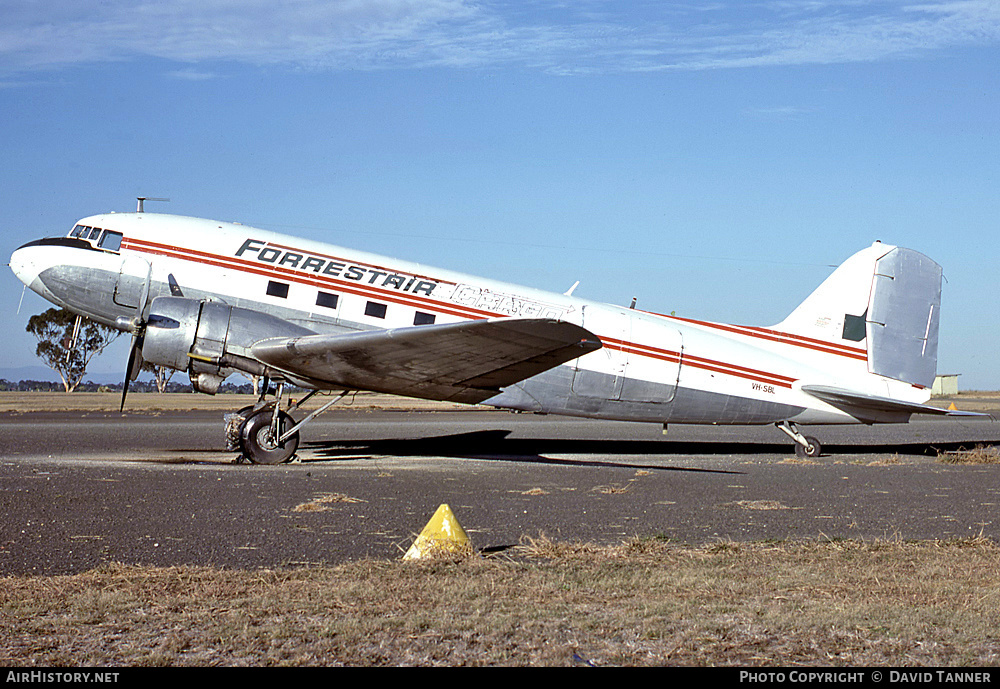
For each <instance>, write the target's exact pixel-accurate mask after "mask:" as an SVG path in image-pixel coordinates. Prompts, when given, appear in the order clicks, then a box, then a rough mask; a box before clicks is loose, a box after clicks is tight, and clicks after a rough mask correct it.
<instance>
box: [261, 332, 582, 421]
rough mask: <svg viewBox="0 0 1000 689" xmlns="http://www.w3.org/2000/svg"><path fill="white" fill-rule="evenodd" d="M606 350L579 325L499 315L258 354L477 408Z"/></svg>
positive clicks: (287, 344)
mask: <svg viewBox="0 0 1000 689" xmlns="http://www.w3.org/2000/svg"><path fill="white" fill-rule="evenodd" d="M600 348H601V341H600V340H599V339H598V338H597V336H596V335H594V334H592V333H590V332H589V331H587V330H584V329H583V328H581V327H579V326H577V325H573V324H572V323H566V322H564V321H557V320H551V319H518V318H495V319H487V320H477V321H464V322H461V323H447V324H442V325H420V326H413V327H408V328H394V329H389V330H370V331H365V332H360V333H349V334H346V335H305V336H301V337H281V338H273V339H268V340H263V341H261V342H258V343H257V344H255V345H254V346H253V347H252V348H251V352H252V354H253V356H254V357H255V358H257V359H258V360H259V361H261V362H262V363H264V364H266V365H268V366H272V367H274V368H276V369H279V370H281V371H285V372H286V373H289V374H291V375H293V376H298V377H302V378H307V379H310V380H311V381H319V382H324V383H327V384H329V385H330V386H331V387H341V388H344V389H348V390H372V391H375V392H386V393H390V394H395V395H405V396H408V397H420V398H424V399H436V400H451V401H455V402H466V403H477V402H482V401H483V400H485V399H489V398H490V397H493V396H494V395H496V394H498V393H499V392H500V389H501V388H503V387H505V386H508V385H513V384H514V383H517V382H519V381H522V380H524V379H526V378H530V377H531V376H534V375H536V374H538V373H541V372H542V371H547V370H548V369H550V368H554V367H556V366H558V365H559V364H562V363H565V362H567V361H570V360H572V359H575V358H577V357H579V356H583V355H584V354H587V353H588V352H592V351H594V350H596V349H600Z"/></svg>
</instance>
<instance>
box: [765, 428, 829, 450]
mask: <svg viewBox="0 0 1000 689" xmlns="http://www.w3.org/2000/svg"><path fill="white" fill-rule="evenodd" d="M774 425H775V426H776V427H777V428H778V430H780V431H782V432H783V433H785V434H786V435H787V436H788V437H789V438H791V439H792V440H794V441H795V455H796V456H797V457H819V456H820V453H822V451H823V447H822V446H821V445H820V444H819V441H818V440H816V438H814V437H812V436H811V435H802V433H800V432H799V427H798V426H797V425H795V424H794V423H792V422H791V421H782V422H781V423H776V424H774Z"/></svg>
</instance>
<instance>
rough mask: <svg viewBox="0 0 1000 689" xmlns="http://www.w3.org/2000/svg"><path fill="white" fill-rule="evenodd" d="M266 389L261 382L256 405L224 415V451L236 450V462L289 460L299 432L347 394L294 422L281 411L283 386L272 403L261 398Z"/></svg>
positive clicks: (281, 462)
mask: <svg viewBox="0 0 1000 689" xmlns="http://www.w3.org/2000/svg"><path fill="white" fill-rule="evenodd" d="M268 388H269V384H268V382H267V381H266V380H265V381H264V385H263V390H264V392H262V393H261V395H260V398H259V399H258V400H257V403H256V404H254V405H253V406H249V407H243V408H242V409H240V410H239V411H238V412H236V413H233V414H227V415H226V449H228V450H230V451H233V450H239V452H240V457H239V460H237V461H249V462H251V463H252V464H283V463H285V462H288V461H291V460H292V459H293V458H294V457H295V451H296V450H298V448H299V430H300V429H301V428H302V427H303V426H305V425H306V424H307V423H309V422H310V421H312V420H313V419H314V418H316V417H317V416H318V415H319V414H321V413H323V412H324V411H326V410H327V409H329V408H330V407H331V406H332V405H333V404H334V403H336V402H337V401H339V400H340V399H341V398H342V397H343V396H344V395H346V394H347V391H344V392H342V393H340V394H339V395H337V396H336V397H335V398H334V399H332V400H330V401H329V402H327V403H326V404H324V405H323V406H321V407H320V408H319V409H317V410H316V411H314V412H312V413H311V414H309V415H308V416H306V417H305V418H304V419H302V421H299V422H298V423H296V422H295V419H293V418H292V416H291V414H289V413H288V412H285V411H282V410H281V395H282V392H283V389H284V383H280V382H279V383H278V387H277V391H276V393H275V399H274V400H273V401H267V400H266V399H265V398H266V396H267V393H268ZM317 392H319V391H318V390H313V391H312V392H310V393H309V394H307V395H306V396H305V397H303V398H302V399H301V400H299V401H298V402H297V403H296V404H295V405H294V406H291V407H289V410H288V411H289V412H291V411H296V410H298V409H300V408H301V407H302V405H303V404H304V403H305V402H306V401H307V400H308V399H310V398H311V397H312V396H313V395H315V394H316V393H317Z"/></svg>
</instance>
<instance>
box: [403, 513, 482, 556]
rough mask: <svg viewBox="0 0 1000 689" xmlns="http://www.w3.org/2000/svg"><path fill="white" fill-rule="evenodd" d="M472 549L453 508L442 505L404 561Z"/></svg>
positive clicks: (408, 551) (407, 552)
mask: <svg viewBox="0 0 1000 689" xmlns="http://www.w3.org/2000/svg"><path fill="white" fill-rule="evenodd" d="M470 548H471V544H470V543H469V537H468V536H467V535H466V534H465V530H464V529H463V528H462V525H461V524H459V523H458V520H457V519H455V515H454V514H453V513H452V511H451V508H450V507H448V505H441V506H440V507H438V509H437V512H435V513H434V516H433V517H431V520H430V521H429V522H427V526H425V527H424V530H423V531H421V532H420V535H419V536H417V540H415V541H414V542H413V545H411V546H410V549H409V550H407V551H406V555H404V556H403V559H404V560H416V559H419V558H422V557H432V556H434V555H442V554H451V553H458V552H461V551H462V550H466V549H470Z"/></svg>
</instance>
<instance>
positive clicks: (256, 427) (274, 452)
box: [240, 409, 299, 464]
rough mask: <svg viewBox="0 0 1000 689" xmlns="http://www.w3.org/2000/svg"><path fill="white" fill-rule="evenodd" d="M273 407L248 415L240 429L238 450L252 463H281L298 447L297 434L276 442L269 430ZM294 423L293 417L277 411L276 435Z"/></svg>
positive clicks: (290, 456) (289, 457)
mask: <svg viewBox="0 0 1000 689" xmlns="http://www.w3.org/2000/svg"><path fill="white" fill-rule="evenodd" d="M273 416H274V410H273V409H261V410H260V411H258V412H257V413H256V414H253V415H252V416H250V417H249V418H248V419H247V420H246V421H245V422H244V423H243V426H242V428H241V429H240V450H242V452H243V456H244V457H246V458H247V459H249V460H250V461H251V462H253V463H254V464H281V463H283V462H287V461H288V460H290V459H291V458H292V457H293V456H294V455H295V451H296V450H297V449H298V448H299V434H298V433H296V434H295V435H293V436H291V437H290V438H288V439H287V440H285V442H283V443H278V441H277V438H276V437H275V436H274V434H273V433H272V432H271V420H272V419H273ZM294 425H295V421H294V419H292V417H291V416H289V415H288V414H286V413H285V412H283V411H279V412H278V436H280V435H281V434H282V433H284V432H285V431H287V430H288V429H289V428H291V427H292V426H294Z"/></svg>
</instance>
